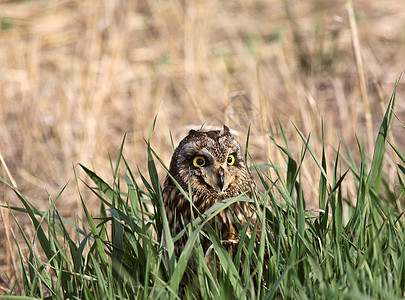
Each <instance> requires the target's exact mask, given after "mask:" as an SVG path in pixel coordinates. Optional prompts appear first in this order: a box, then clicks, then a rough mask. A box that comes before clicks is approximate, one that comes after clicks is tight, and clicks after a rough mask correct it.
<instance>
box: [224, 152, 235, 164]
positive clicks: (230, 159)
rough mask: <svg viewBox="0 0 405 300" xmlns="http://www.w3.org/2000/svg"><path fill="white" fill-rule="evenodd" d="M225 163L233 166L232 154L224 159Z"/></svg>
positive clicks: (233, 158) (233, 157)
mask: <svg viewBox="0 0 405 300" xmlns="http://www.w3.org/2000/svg"><path fill="white" fill-rule="evenodd" d="M226 162H227V163H228V165H230V166H233V164H234V163H235V156H234V155H233V154H230V155H229V156H228V158H227V159H226Z"/></svg>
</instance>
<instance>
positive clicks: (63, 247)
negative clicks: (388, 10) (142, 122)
mask: <svg viewBox="0 0 405 300" xmlns="http://www.w3.org/2000/svg"><path fill="white" fill-rule="evenodd" d="M397 85H398V82H397ZM397 85H396V87H395V89H394V92H393V94H392V97H391V99H390V101H389V104H388V107H387V109H386V112H385V115H384V118H383V121H382V124H381V126H380V130H379V133H378V136H377V139H376V142H375V146H374V154H373V157H372V159H371V163H370V165H369V164H368V159H367V158H366V157H365V154H364V151H363V147H362V146H361V143H360V142H359V143H358V151H359V156H360V161H359V162H357V163H356V160H355V159H354V158H353V156H354V155H352V154H351V153H350V152H348V153H347V154H346V155H344V154H343V152H342V150H341V147H340V145H338V146H337V147H336V156H335V160H334V163H333V165H334V167H333V169H331V170H327V167H326V166H327V165H329V162H327V161H326V158H325V157H326V156H325V151H326V150H325V147H326V146H325V143H323V144H322V145H321V147H322V155H321V157H317V156H316V155H315V151H314V148H313V147H314V146H313V145H311V140H310V137H309V136H305V135H304V134H303V133H302V132H301V131H300V129H299V128H298V127H296V132H297V135H298V136H299V138H300V139H301V140H302V149H301V154H300V156H299V157H298V158H296V157H293V155H292V152H293V151H291V149H290V148H289V145H288V143H287V138H286V136H285V135H284V143H283V144H280V143H278V142H277V141H276V140H274V142H275V147H277V148H278V149H279V151H280V153H281V155H282V156H283V158H284V160H285V168H284V167H274V165H273V163H272V161H271V160H270V158H269V160H270V161H269V164H266V165H255V164H252V166H251V167H250V168H251V170H252V172H256V173H257V175H258V178H259V179H260V181H261V183H262V184H263V186H264V187H265V192H264V193H259V194H258V196H257V197H256V198H255V199H248V198H246V197H245V196H240V197H236V198H231V199H226V200H224V201H222V202H220V203H218V204H216V205H214V206H213V207H211V208H210V209H209V211H208V212H206V213H204V214H202V215H201V214H197V212H196V214H195V216H196V218H195V220H194V221H193V222H192V223H190V224H189V225H188V226H187V227H186V228H185V229H184V231H183V232H181V233H180V234H179V235H178V236H172V235H171V230H170V228H169V226H168V223H167V219H166V215H165V210H164V208H163V200H162V188H161V185H160V182H161V178H159V176H158V172H157V168H160V167H163V168H164V169H165V170H166V171H167V167H166V166H165V165H164V163H163V162H162V161H161V159H160V158H159V156H158V155H157V154H156V153H155V152H154V151H153V149H152V148H151V145H150V138H149V141H147V154H148V156H147V157H148V173H147V174H142V173H141V172H140V171H139V172H140V178H141V180H140V181H139V182H137V181H136V179H135V178H136V176H135V174H134V172H133V170H131V166H129V164H128V163H127V160H126V158H125V156H124V155H123V148H124V141H125V139H124V141H123V143H122V146H121V148H120V151H119V154H118V157H117V159H116V161H115V162H113V161H112V160H110V161H111V170H112V178H113V184H112V185H109V184H107V182H106V181H105V180H103V179H102V178H100V176H98V175H97V174H96V173H95V172H93V171H92V170H90V169H88V168H87V167H85V166H83V165H81V168H82V169H83V170H84V171H85V173H86V174H87V175H88V176H89V178H90V179H91V180H92V182H93V183H94V185H88V186H87V187H88V189H89V190H90V191H91V192H92V193H94V195H96V196H97V197H98V199H99V201H100V215H99V216H97V217H94V216H92V214H91V213H90V211H89V210H88V208H87V204H86V199H84V198H83V197H82V195H81V194H80V199H81V202H82V207H83V210H84V213H85V214H84V215H85V219H84V220H80V219H77V218H76V219H75V221H74V222H71V221H69V220H66V219H64V218H63V217H62V216H61V215H60V214H59V213H58V209H57V204H58V202H57V201H58V198H59V196H60V194H61V193H62V192H63V190H62V192H61V193H59V194H58V195H57V196H56V197H52V196H51V195H50V196H49V198H50V204H49V207H48V209H47V210H45V211H40V210H39V209H37V208H36V207H35V206H34V205H33V204H32V203H30V201H29V200H28V199H26V198H25V197H24V195H22V194H21V193H20V192H19V191H18V190H17V189H16V188H14V187H13V186H12V185H10V184H9V183H7V182H6V181H5V180H4V179H1V178H0V180H1V182H2V183H3V184H5V185H7V186H8V187H9V188H10V189H12V190H13V191H14V192H15V194H16V195H17V196H18V198H19V199H20V201H21V204H22V205H23V206H22V207H9V208H10V212H11V214H12V215H13V216H14V213H15V212H23V213H25V214H26V215H27V216H28V217H29V218H30V219H31V220H32V223H33V228H34V232H35V234H34V236H29V235H28V234H27V233H26V232H25V231H24V230H23V228H22V227H21V226H19V224H18V222H17V225H18V226H19V229H20V232H21V235H22V237H23V242H24V243H25V244H26V245H27V246H28V252H27V253H24V252H23V251H21V250H20V249H21V248H22V247H21V246H22V245H21V244H19V243H18V242H16V247H17V248H18V250H19V251H18V253H19V257H20V263H21V269H20V272H21V284H20V285H16V287H15V289H13V290H12V291H11V292H10V295H9V296H4V297H3V298H12V297H13V296H11V295H12V294H18V295H25V296H29V297H34V298H49V299H50V298H69V299H105V298H108V299H114V298H117V299H121V298H130V299H142V298H143V299H147V298H155V299H160V298H162V299H166V298H169V299H180V298H187V299H193V298H196V299H198V298H203V299H234V298H236V299H251V298H258V299H273V298H304V299H305V298H311V299H313V298H315V299H325V298H338V299H345V298H347V299H364V298H368V297H371V298H384V299H387V298H399V297H404V296H405V292H404V290H405V253H404V249H405V236H404V235H405V219H404V216H403V211H402V209H403V204H404V192H405V154H404V153H403V152H401V150H400V149H398V148H396V147H395V146H393V145H392V144H390V143H388V142H387V136H388V132H389V128H390V125H391V123H392V121H393V116H394V112H393V109H394V105H395V96H396V88H397ZM153 129H154V127H152V130H151V133H150V135H152V132H153ZM280 130H281V132H284V130H283V128H282V126H281V125H280ZM322 131H323V129H322ZM322 134H324V133H323V132H322ZM387 145H388V146H389V147H390V148H392V149H393V153H395V155H397V158H398V161H399V162H400V163H399V164H398V169H397V183H396V186H397V188H395V189H394V188H393V187H392V186H391V185H390V184H389V183H388V182H387V181H386V179H385V177H384V174H385V173H384V166H385V165H384V158H385V156H386V155H387V154H388V152H386V147H387ZM307 159H310V160H314V161H315V163H316V165H317V167H318V168H319V170H320V174H321V175H320V177H319V179H318V180H317V181H318V182H319V190H318V191H319V199H318V202H319V215H318V216H315V215H312V214H311V213H310V211H307V210H306V208H305V203H306V201H307V199H306V198H305V196H306V195H305V194H304V192H303V190H304V189H303V186H302V175H301V166H302V163H303V162H304V160H307ZM157 162H158V164H156V163H157ZM265 168H272V169H273V171H274V174H276V175H275V176H272V177H270V175H269V173H268V172H263V170H265ZM349 173H352V174H354V176H355V178H356V180H357V181H356V182H357V197H356V199H348V198H345V197H344V195H345V193H344V184H343V183H344V182H345V180H346V178H347V175H348V174H349ZM122 174H124V177H122V176H121V175H122ZM122 178H124V181H122ZM76 179H77V183H78V184H79V182H80V181H82V180H80V179H79V178H77V177H76ZM82 182H84V183H85V181H82ZM85 184H86V183H85ZM184 193H185V195H187V196H188V197H189V194H188V191H184ZM236 201H250V202H252V205H253V206H254V207H255V208H256V210H257V214H258V219H259V220H260V222H258V223H257V224H250V225H249V224H247V225H246V226H245V227H244V228H240V231H239V233H240V243H239V245H238V248H237V251H236V255H235V257H231V256H230V254H229V253H228V252H227V251H226V250H225V249H224V247H223V246H222V244H221V241H220V240H219V238H218V236H217V235H216V233H215V231H214V230H213V229H212V228H211V227H210V226H209V224H208V223H207V221H208V220H209V219H210V218H212V217H214V216H215V215H216V214H217V213H219V212H220V211H221V210H223V209H225V208H226V207H228V206H229V205H230V204H231V203H234V202H236ZM247 226H252V228H253V230H254V231H256V230H261V232H262V234H261V237H260V240H257V239H256V238H255V235H254V234H253V235H252V237H251V238H250V237H249V236H248V235H247V234H246V232H247ZM202 228H205V229H206V232H207V233H206V234H208V236H209V238H210V239H211V241H212V242H213V245H214V251H215V253H214V254H213V255H211V256H210V257H209V258H207V257H206V256H205V254H204V253H203V250H202V247H201V245H200V239H199V235H200V234H202V231H201V230H202ZM72 229H73V231H74V233H73V234H72ZM181 235H186V236H187V237H188V240H187V243H186V245H185V247H184V250H183V252H182V253H181V255H180V257H175V255H174V251H173V245H174V243H175V241H176V240H177V239H178V238H180V236H181ZM190 257H192V258H193V261H194V263H195V268H193V269H189V267H188V266H189V264H188V262H189V260H190Z"/></svg>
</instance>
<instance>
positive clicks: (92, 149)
mask: <svg viewBox="0 0 405 300" xmlns="http://www.w3.org/2000/svg"><path fill="white" fill-rule="evenodd" d="M352 5H353V7H354V13H353V11H352V10H351V7H352V6H351V5H350V3H349V4H346V2H345V1H333V2H330V3H329V2H325V1H319V0H313V1H281V0H271V1H259V0H250V1H242V0H235V1H229V2H228V1H227V2H225V1H224V2H222V1H163V0H158V1H147V0H145V1H124V0H116V1H77V0H71V1H67V0H65V1H62V0H61V1H59V0H58V1H0V22H1V28H2V29H1V30H0V54H1V55H0V155H2V157H3V158H4V161H3V160H2V163H1V164H0V176H1V177H3V178H7V179H9V181H10V182H11V181H12V180H15V182H16V184H17V185H18V188H19V189H20V190H21V191H22V192H23V194H24V195H27V196H28V197H29V199H30V200H32V201H33V202H34V203H36V204H38V205H39V206H42V207H46V206H47V204H48V195H47V191H48V192H49V193H50V195H52V196H55V195H56V194H57V193H58V192H59V191H60V190H61V188H62V187H63V186H64V185H65V184H66V183H67V182H69V181H70V183H69V184H68V186H67V189H66V191H65V192H64V194H63V196H62V198H61V199H60V200H59V202H58V203H57V205H58V207H59V210H60V211H61V212H64V213H65V214H66V216H68V217H72V215H73V213H75V214H78V215H79V216H80V215H81V213H82V212H81V209H80V205H79V203H78V200H79V198H78V195H77V190H76V186H75V184H74V180H73V178H74V173H73V170H72V166H75V165H76V164H77V163H78V162H80V163H82V164H84V165H87V166H89V167H92V168H93V169H95V170H96V171H97V173H98V174H99V175H101V176H104V178H106V179H107V178H110V175H109V174H110V167H109V158H108V154H109V153H110V154H111V156H112V157H113V158H114V154H115V153H116V152H117V150H118V148H119V146H120V143H121V141H122V138H123V136H124V134H125V133H127V134H128V135H127V142H126V146H125V150H124V152H125V155H126V157H127V158H128V159H129V161H130V163H131V165H133V166H139V168H140V169H144V167H145V158H146V151H145V144H144V142H143V138H144V137H146V136H147V135H148V132H149V129H150V127H151V125H152V122H153V118H154V117H155V115H156V114H157V113H159V116H158V121H157V127H156V130H155V132H154V136H153V139H152V141H153V146H154V149H155V151H156V152H157V153H159V154H160V155H161V157H162V158H163V160H164V161H166V162H167V163H169V160H170V156H171V143H170V137H169V131H172V133H173V136H174V139H175V142H176V143H177V142H178V141H179V140H180V139H181V138H182V137H183V136H184V135H185V134H186V133H187V131H188V130H189V129H190V128H199V127H200V126H201V124H202V123H204V122H205V124H206V126H207V127H211V126H213V127H218V126H221V125H222V124H224V123H226V124H228V125H229V126H230V127H231V128H232V129H233V130H234V131H235V132H237V133H238V134H239V139H240V140H241V142H242V143H243V142H244V140H245V138H246V134H247V127H248V125H251V130H252V132H251V143H250V151H251V153H252V155H253V157H254V159H255V162H257V163H264V162H267V159H266V157H271V159H272V161H273V162H274V163H275V164H279V165H283V164H284V163H283V161H282V160H281V157H280V156H279V154H278V152H277V151H276V149H275V146H274V145H273V144H272V143H271V142H270V139H269V138H268V137H267V134H268V132H269V131H270V132H272V134H273V135H274V136H275V137H276V138H277V139H279V137H280V132H279V130H278V119H279V120H280V122H281V124H283V126H284V127H285V129H286V130H287V131H286V134H287V137H288V139H289V143H290V147H291V148H294V146H293V145H297V146H296V148H297V153H299V151H300V150H301V147H302V146H301V143H300V141H299V140H298V135H297V134H296V133H295V130H294V128H293V126H291V124H290V122H291V121H293V122H294V123H295V124H297V125H298V127H299V128H301V129H302V130H303V132H304V134H306V135H308V134H309V133H311V144H312V145H313V147H314V148H315V149H316V151H320V150H321V147H320V146H321V141H322V138H321V130H320V128H321V116H323V118H324V124H325V141H326V143H327V145H331V146H335V147H336V146H337V145H338V143H339V142H340V141H343V140H344V141H346V142H347V143H348V144H349V145H353V149H355V148H354V146H355V135H357V136H358V137H359V139H360V141H361V142H362V143H363V144H364V145H365V149H366V150H367V151H370V147H371V146H370V145H372V143H373V142H374V141H373V139H374V138H375V136H376V134H377V132H376V130H377V129H378V126H379V123H380V121H381V120H382V117H383V111H384V108H385V105H386V103H387V102H388V99H389V95H390V93H391V92H392V90H393V87H394V82H395V79H396V78H397V77H398V75H399V73H400V72H401V71H402V69H403V68H404V66H405V56H404V55H403V53H404V52H405V30H404V28H405V10H404V9H403V3H402V2H401V1H394V0H390V1H378V0H372V1H368V0H362V1H354V3H353V4H352ZM350 19H351V22H350ZM404 91H405V89H404V84H400V86H399V88H398V93H397V108H396V113H397V115H398V116H399V118H400V119H401V120H402V121H403V120H405V104H404ZM395 126H398V127H399V124H398V122H397V123H396V124H395ZM395 126H394V130H393V131H392V133H393V136H392V137H391V140H392V141H394V143H396V144H397V145H398V146H400V147H402V149H403V148H404V146H405V139H404V138H403V136H400V135H399V134H398V135H396V133H397V132H399V131H397V129H396V128H395ZM402 132H403V131H402ZM328 151H329V152H328V155H329V156H331V155H334V152H333V149H332V148H331V147H329V148H328ZM297 153H296V154H297ZM368 155H370V153H368ZM329 161H331V160H329ZM6 166H7V167H8V170H9V171H7V168H6ZM394 168H395V165H394V163H393V162H392V170H394ZM315 170H316V168H314V166H311V165H310V164H306V165H304V166H303V174H304V175H306V178H303V179H304V180H305V182H307V183H308V185H307V186H308V191H306V195H307V201H308V203H307V204H308V207H315V206H316V203H317V202H316V201H317V200H316V199H317V192H316V187H315V186H314V184H313V182H314V181H313V178H315V177H316V178H318V177H319V175H318V171H315ZM314 176H315V177H314ZM387 176H389V177H388V178H390V182H392V184H394V178H393V176H394V172H392V173H390V174H387ZM315 182H316V180H315ZM312 187H313V188H312ZM83 190H84V189H83ZM355 192H356V187H355V186H350V185H349V186H347V193H348V194H350V193H352V194H353V193H355ZM84 193H86V192H85V191H84ZM85 195H86V194H85ZM87 196H90V195H87ZM0 199H1V200H0V201H1V204H4V203H5V201H8V203H10V204H11V205H18V202H17V201H16V198H15V197H14V196H13V195H12V193H11V192H10V191H9V190H7V189H6V188H5V187H4V186H1V188H0ZM86 199H89V200H88V201H93V202H94V203H93V205H94V207H95V208H96V207H98V203H96V202H95V200H94V199H93V198H91V197H86ZM92 199H93V200H92ZM90 206H91V203H90ZM1 217H2V222H1V225H0V226H2V227H4V229H2V231H4V232H5V233H8V235H5V234H4V237H3V236H2V238H3V239H4V238H6V237H7V238H8V239H11V242H10V243H2V244H1V245H0V253H2V254H1V255H0V258H1V262H0V265H1V269H0V274H5V275H3V277H2V278H3V280H4V281H8V279H7V278H6V277H9V278H11V280H12V281H13V280H15V269H14V268H15V266H13V264H15V260H14V258H13V255H14V254H13V253H14V252H13V250H12V249H13V246H12V235H11V236H10V235H9V233H11V232H13V231H14V229H15V228H14V225H13V222H12V221H10V216H9V215H8V212H7V211H6V210H3V211H2V214H1ZM29 226H30V224H27V228H29ZM31 231H32V230H31ZM4 287H5V291H7V290H8V287H6V285H4Z"/></svg>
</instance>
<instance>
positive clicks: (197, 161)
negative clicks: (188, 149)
mask: <svg viewBox="0 0 405 300" xmlns="http://www.w3.org/2000/svg"><path fill="white" fill-rule="evenodd" d="M193 165H194V167H204V166H205V158H204V157H202V156H196V157H194V159H193Z"/></svg>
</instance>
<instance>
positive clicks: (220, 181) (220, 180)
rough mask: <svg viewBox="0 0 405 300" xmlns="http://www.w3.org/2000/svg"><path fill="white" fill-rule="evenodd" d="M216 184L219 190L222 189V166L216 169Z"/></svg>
mask: <svg viewBox="0 0 405 300" xmlns="http://www.w3.org/2000/svg"><path fill="white" fill-rule="evenodd" d="M218 186H219V190H220V191H222V189H223V187H224V169H223V168H222V167H219V169H218Z"/></svg>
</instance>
